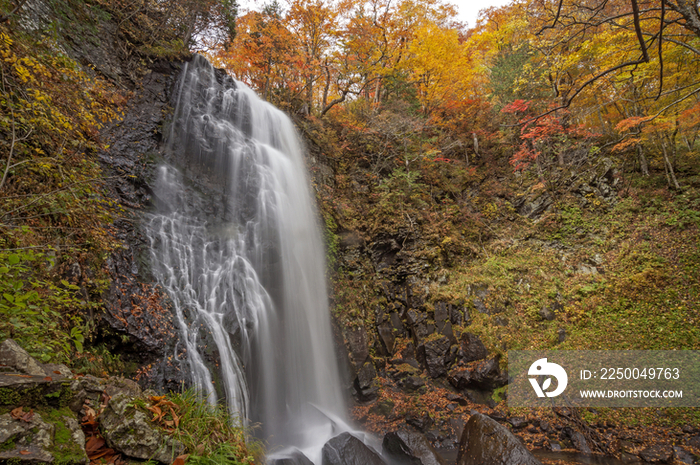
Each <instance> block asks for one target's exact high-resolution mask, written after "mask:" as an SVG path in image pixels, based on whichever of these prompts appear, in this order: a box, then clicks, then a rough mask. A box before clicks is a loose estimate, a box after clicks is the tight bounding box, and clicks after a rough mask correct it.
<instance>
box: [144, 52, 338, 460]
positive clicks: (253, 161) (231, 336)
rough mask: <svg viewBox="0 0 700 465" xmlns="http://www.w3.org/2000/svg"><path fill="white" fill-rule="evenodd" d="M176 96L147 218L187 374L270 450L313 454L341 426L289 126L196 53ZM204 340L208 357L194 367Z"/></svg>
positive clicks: (319, 267) (306, 199)
mask: <svg viewBox="0 0 700 465" xmlns="http://www.w3.org/2000/svg"><path fill="white" fill-rule="evenodd" d="M176 100H177V101H176V109H175V114H174V117H173V123H172V127H171V130H170V135H169V141H168V154H169V155H168V156H169V157H170V159H171V160H172V165H164V166H161V167H160V168H159V171H158V180H157V183H156V189H155V191H156V192H155V195H156V198H157V202H156V204H157V213H155V214H153V215H152V216H151V217H150V219H149V222H148V225H147V231H148V236H149V239H150V241H151V250H152V255H153V269H154V273H155V275H156V278H157V280H158V282H159V283H160V284H161V285H162V286H163V287H164V288H165V289H166V290H167V292H168V293H169V295H170V297H171V299H172V301H173V305H174V308H175V313H176V317H177V320H178V323H179V326H180V331H181V336H182V337H181V339H182V340H183V343H184V344H185V345H186V347H185V349H186V353H187V356H186V360H187V364H188V365H189V369H190V373H191V379H192V383H193V385H194V386H195V387H196V388H197V389H198V390H199V391H200V392H202V393H203V394H204V395H206V396H207V398H208V400H209V401H210V402H211V403H215V402H216V401H217V399H218V397H219V395H220V394H221V393H223V394H225V396H226V401H227V402H228V405H229V409H230V411H231V414H232V415H235V416H237V417H238V418H239V419H240V420H241V421H242V422H244V423H246V422H248V421H250V422H254V423H259V424H260V425H261V427H262V433H261V436H262V437H263V438H264V439H265V440H267V441H268V444H270V446H271V449H272V450H273V451H275V450H283V449H284V448H288V447H295V448H299V449H301V450H302V451H303V452H305V454H306V455H307V456H308V457H309V458H310V459H311V460H312V461H314V462H315V463H317V464H320V462H321V460H320V458H321V452H320V450H321V446H322V445H323V443H324V442H325V441H326V440H327V439H329V438H330V437H331V436H332V435H334V434H336V433H338V432H339V431H342V430H347V429H349V428H348V427H347V426H346V425H345V423H344V420H343V418H344V417H345V414H344V411H345V408H344V401H343V397H342V395H341V390H340V376H339V373H338V368H337V363H336V360H335V357H334V346H333V341H332V338H331V329H330V321H329V315H328V308H327V303H328V297H327V293H326V282H325V268H324V267H325V263H324V251H323V242H322V237H321V235H320V232H319V228H318V225H317V219H316V215H315V210H314V208H315V207H314V203H313V201H312V197H311V193H310V184H309V181H308V179H307V175H306V168H305V165H304V160H303V153H302V150H301V144H300V142H299V139H298V136H297V134H296V131H295V129H294V127H293V125H292V123H291V121H290V120H289V119H288V118H287V117H286V116H285V115H284V114H283V113H282V112H281V111H279V110H277V109H276V108H274V107H273V106H271V105H270V104H268V103H265V102H263V101H261V100H260V99H259V98H258V97H257V96H256V95H255V93H254V92H253V91H252V90H250V89H249V88H247V87H246V86H244V85H243V84H241V83H239V82H235V81H234V80H232V79H231V78H229V77H227V76H225V75H222V73H220V72H217V71H215V70H214V68H213V67H212V66H211V64H209V62H208V61H206V60H205V59H204V58H202V57H199V56H196V57H195V58H194V59H193V60H192V61H191V62H190V63H187V64H186V65H185V68H184V69H183V72H182V74H181V76H180V80H179V82H178V86H177V90H176ZM174 166H177V167H178V168H175V167H174ZM212 353H217V354H218V357H215V358H218V359H219V360H220V362H221V366H220V369H219V370H218V371H210V369H209V368H208V367H207V363H206V360H207V358H212V357H210V355H211V354H212ZM176 356H177V354H176ZM249 393H250V394H249ZM249 397H250V400H249V399H248V398H249Z"/></svg>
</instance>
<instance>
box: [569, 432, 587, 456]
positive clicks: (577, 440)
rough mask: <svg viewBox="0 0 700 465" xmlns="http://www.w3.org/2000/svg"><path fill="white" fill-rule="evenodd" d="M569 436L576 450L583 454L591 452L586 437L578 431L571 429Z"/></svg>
mask: <svg viewBox="0 0 700 465" xmlns="http://www.w3.org/2000/svg"><path fill="white" fill-rule="evenodd" d="M569 437H570V438H571V443H572V444H573V445H574V447H575V448H576V450H578V451H580V452H583V453H584V454H590V453H592V451H591V448H590V447H589V446H588V441H586V437H585V436H584V435H583V434H582V433H581V432H580V431H571V432H570V433H569Z"/></svg>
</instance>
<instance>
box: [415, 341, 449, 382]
mask: <svg viewBox="0 0 700 465" xmlns="http://www.w3.org/2000/svg"><path fill="white" fill-rule="evenodd" d="M449 350H450V339H449V338H448V337H446V336H441V337H439V338H438V339H433V340H430V341H426V342H425V343H424V344H422V345H420V346H418V355H419V357H420V358H421V359H422V360H423V362H424V363H425V367H426V369H427V370H428V374H429V375H430V377H431V378H438V377H440V376H444V375H446V374H447V365H446V358H447V355H448V352H449Z"/></svg>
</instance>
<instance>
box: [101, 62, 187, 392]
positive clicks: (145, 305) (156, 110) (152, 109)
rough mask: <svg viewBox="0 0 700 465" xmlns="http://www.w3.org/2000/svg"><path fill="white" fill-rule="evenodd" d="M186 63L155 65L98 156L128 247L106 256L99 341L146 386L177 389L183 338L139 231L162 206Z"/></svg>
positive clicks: (119, 233) (118, 234) (117, 229)
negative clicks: (163, 172)
mask: <svg viewBox="0 0 700 465" xmlns="http://www.w3.org/2000/svg"><path fill="white" fill-rule="evenodd" d="M179 70H180V64H178V63H170V62H165V61H161V62H157V63H154V64H153V65H152V66H151V70H150V72H149V73H148V74H146V75H145V76H144V77H143V78H142V79H141V80H140V81H139V82H138V84H137V85H138V89H137V92H135V95H134V97H133V98H132V99H131V100H130V102H129V104H128V106H127V108H126V111H125V112H124V115H123V117H122V119H121V120H120V121H118V122H115V123H113V124H112V125H111V126H110V127H108V128H107V129H106V130H105V131H104V132H105V138H106V139H107V140H106V141H105V142H106V143H107V144H108V147H109V148H108V149H106V150H105V151H103V152H100V153H99V159H100V162H101V163H102V167H103V169H104V170H105V171H106V172H107V173H109V174H110V175H111V176H109V178H108V181H107V183H106V185H107V188H108V192H109V195H110V197H111V198H112V200H113V201H114V202H116V203H117V204H119V205H120V206H121V208H122V209H123V211H124V212H125V215H124V216H125V217H124V218H119V219H117V220H116V221H115V222H114V225H113V229H112V230H113V234H114V238H115V239H116V240H117V241H119V242H120V243H121V244H122V247H119V248H116V249H115V250H114V251H113V252H112V254H111V256H110V257H109V258H108V259H107V263H106V269H107V272H108V273H109V275H110V285H109V288H108V289H107V290H106V292H105V293H104V294H103V296H102V299H103V301H104V307H105V312H104V314H103V319H102V324H101V325H100V327H99V328H100V335H99V339H100V342H102V343H103V344H105V345H106V346H107V347H109V348H110V350H111V351H112V352H115V353H119V354H120V355H121V357H122V359H125V360H128V361H133V362H135V363H136V364H137V365H139V366H144V365H145V366H147V367H148V370H142V377H141V380H142V382H143V384H144V386H148V387H153V388H156V389H162V390H166V391H167V390H173V391H177V390H179V389H180V388H181V386H182V382H183V381H185V376H184V375H183V373H181V372H180V367H179V365H178V364H177V363H173V361H172V358H171V360H168V359H167V358H166V357H164V354H165V353H169V354H172V353H173V352H175V353H178V355H179V357H178V358H179V359H184V358H185V356H184V354H183V351H182V350H178V349H177V348H178V340H179V333H178V331H176V330H175V327H174V325H173V322H172V315H171V310H170V308H169V307H168V301H167V299H166V298H165V296H164V294H163V293H162V292H161V291H160V290H159V289H158V288H156V287H155V286H153V285H152V282H153V278H152V276H151V273H150V268H149V265H148V261H149V251H148V247H149V244H148V243H147V240H146V238H145V236H144V234H143V232H142V230H141V227H140V226H139V225H140V224H141V223H142V216H143V214H144V212H146V211H147V210H148V208H150V207H151V205H152V204H153V203H154V202H155V201H156V199H154V195H153V189H152V188H151V184H152V182H153V179H154V172H155V168H156V166H157V163H158V161H159V160H161V159H162V157H161V155H160V148H161V142H162V140H163V138H164V136H163V134H162V132H161V131H162V127H163V126H164V125H165V121H164V118H165V116H164V115H167V114H168V113H169V102H170V92H171V89H172V88H173V86H174V82H175V79H176V77H177V74H178V72H179Z"/></svg>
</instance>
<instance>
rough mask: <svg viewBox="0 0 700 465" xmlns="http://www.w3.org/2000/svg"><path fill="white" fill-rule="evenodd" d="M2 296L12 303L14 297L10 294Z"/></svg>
mask: <svg viewBox="0 0 700 465" xmlns="http://www.w3.org/2000/svg"><path fill="white" fill-rule="evenodd" d="M2 296H3V297H4V298H5V299H7V300H8V301H10V302H13V303H14V301H15V296H13V295H12V294H8V293H4V294H3V295H2Z"/></svg>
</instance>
